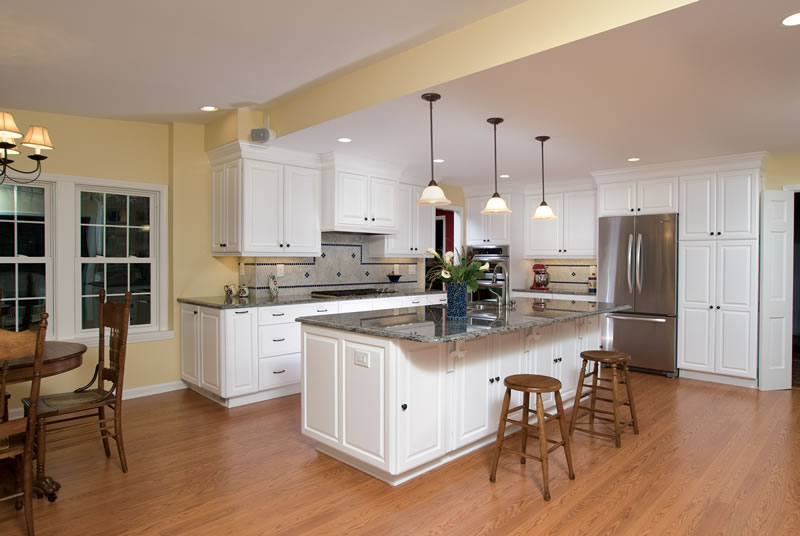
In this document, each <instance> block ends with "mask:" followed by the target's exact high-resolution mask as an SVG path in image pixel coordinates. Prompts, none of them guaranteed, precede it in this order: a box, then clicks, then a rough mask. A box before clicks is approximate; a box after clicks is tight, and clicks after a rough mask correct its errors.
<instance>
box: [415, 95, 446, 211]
mask: <svg viewBox="0 0 800 536" xmlns="http://www.w3.org/2000/svg"><path fill="white" fill-rule="evenodd" d="M441 98H442V96H441V95H439V94H438V93H423V95H422V100H425V101H428V103H429V104H430V125H431V182H429V183H428V186H426V187H425V189H424V190H422V195H421V196H420V198H419V199H418V200H417V205H423V206H427V207H441V206H444V205H449V204H451V203H450V200H449V199H447V196H445V195H444V191H443V190H442V189H441V188H440V187H439V185H438V184H436V181H435V180H434V179H433V103H434V102H436V101H438V100H439V99H441Z"/></svg>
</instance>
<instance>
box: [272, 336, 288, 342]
mask: <svg viewBox="0 0 800 536" xmlns="http://www.w3.org/2000/svg"><path fill="white" fill-rule="evenodd" d="M285 340H286V337H284V338H283V339H272V342H283V341H285Z"/></svg>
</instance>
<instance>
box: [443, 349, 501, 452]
mask: <svg viewBox="0 0 800 536" xmlns="http://www.w3.org/2000/svg"><path fill="white" fill-rule="evenodd" d="M462 350H463V352H462V353H460V354H459V357H457V358H456V361H455V374H454V378H453V379H454V381H455V397H454V401H453V410H452V411H453V419H454V423H453V424H454V427H455V430H454V431H455V448H460V447H463V446H464V445H468V444H470V443H472V442H473V441H477V440H478V439H481V438H483V437H485V436H487V435H488V434H490V433H492V431H494V430H496V428H495V427H496V426H497V422H492V420H491V416H490V415H489V408H490V407H491V403H492V400H493V395H494V393H495V390H494V389H493V387H494V381H492V382H491V383H490V382H489V380H490V379H491V380H494V376H495V374H494V370H493V368H492V359H491V357H490V354H489V337H481V338H479V339H472V340H469V341H466V342H464V343H463V346H462Z"/></svg>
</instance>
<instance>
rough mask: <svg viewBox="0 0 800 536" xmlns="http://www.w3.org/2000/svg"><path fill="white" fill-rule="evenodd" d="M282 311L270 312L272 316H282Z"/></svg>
mask: <svg viewBox="0 0 800 536" xmlns="http://www.w3.org/2000/svg"><path fill="white" fill-rule="evenodd" d="M283 315H284V313H272V316H283Z"/></svg>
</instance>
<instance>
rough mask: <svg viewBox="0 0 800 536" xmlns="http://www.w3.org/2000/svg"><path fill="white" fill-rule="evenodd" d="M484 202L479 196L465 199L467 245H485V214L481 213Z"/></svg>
mask: <svg viewBox="0 0 800 536" xmlns="http://www.w3.org/2000/svg"><path fill="white" fill-rule="evenodd" d="M485 202H486V200H485V199H483V198H480V197H470V198H468V199H467V245H470V246H481V245H486V244H487V240H489V236H488V233H487V225H488V224H487V221H486V216H484V215H483V214H481V210H482V209H483V205H484V203H485Z"/></svg>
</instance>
